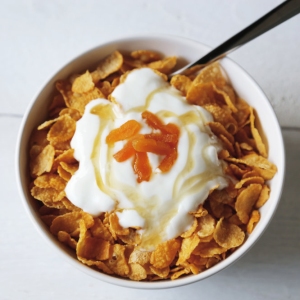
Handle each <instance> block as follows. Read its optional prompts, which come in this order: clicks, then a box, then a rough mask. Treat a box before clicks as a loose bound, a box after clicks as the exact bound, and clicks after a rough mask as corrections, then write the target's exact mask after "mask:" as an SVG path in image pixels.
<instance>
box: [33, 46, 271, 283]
mask: <svg viewBox="0 0 300 300" xmlns="http://www.w3.org/2000/svg"><path fill="white" fill-rule="evenodd" d="M175 64H176V57H167V58H162V57H161V56H160V55H159V54H158V53H156V52H152V51H147V50H138V51H134V52H132V53H131V54H130V55H128V56H127V55H122V54H121V53H119V52H118V51H115V52H114V53H112V54H111V55H110V56H108V57H107V58H105V59H104V60H102V61H101V62H100V64H99V66H98V67H97V69H96V70H93V71H91V72H90V71H86V72H85V73H83V74H82V75H73V76H71V77H70V78H69V79H66V80H60V81H58V82H57V83H56V88H57V90H58V93H57V94H56V95H55V97H54V99H53V101H52V103H51V105H50V107H49V120H47V121H46V122H44V123H43V124H41V125H40V126H39V127H38V128H37V129H36V130H34V131H33V133H32V135H31V140H30V145H29V147H30V173H31V177H32V183H31V184H30V190H31V194H32V196H33V197H34V198H35V199H37V200H39V201H41V207H40V209H39V213H40V215H41V218H42V220H43V221H44V222H45V223H46V224H47V225H48V226H49V228H50V231H51V232H52V234H54V235H55V236H57V238H58V240H59V241H61V242H62V243H65V244H66V245H68V246H69V247H71V248H73V249H74V250H75V251H76V254H77V258H78V259H79V260H80V261H81V262H83V263H84V264H86V265H88V266H93V267H95V268H98V269H99V270H101V271H102V272H104V273H106V274H111V275H116V276H121V277H126V278H130V279H132V280H148V281H152V280H161V279H176V278H178V277H180V276H182V275H185V274H190V273H192V274H198V273H199V272H202V271H204V270H206V269H207V268H210V267H212V266H213V265H214V264H216V263H218V262H219V261H221V260H223V259H226V257H227V256H229V255H230V254H231V253H232V251H234V250H235V249H236V248H237V247H239V246H240V245H241V244H242V243H243V242H244V240H245V238H246V237H247V234H250V233H251V232H252V230H253V229H254V228H255V224H256V223H257V222H259V218H260V214H259V208H260V207H261V206H262V205H263V204H264V203H265V202H266V201H267V199H268V197H269V187H268V185H267V184H266V181H267V180H270V179H272V178H273V176H274V175H275V173H276V166H275V165H274V164H272V163H271V162H269V161H268V160H267V157H266V156H267V149H266V147H265V145H264V143H263V142H262V138H261V136H260V134H259V132H258V130H257V129H256V126H255V114H254V110H253V109H252V108H251V107H249V106H248V105H247V103H246V102H244V101H243V100H242V99H239V98H238V97H237V96H236V95H235V92H234V90H233V89H232V87H231V86H230V85H229V84H228V83H227V81H226V80H225V78H224V76H223V74H222V71H221V69H220V67H219V65H218V64H217V63H215V64H213V65H211V66H209V67H207V68H205V69H203V70H201V71H200V72H199V73H197V72H195V73H191V74H189V75H176V76H174V77H173V78H172V80H171V85H172V87H170V84H169V83H168V82H167V76H166V75H167V74H169V73H171V72H172V69H173V68H174V66H175ZM149 68H150V69H152V70H150V69H149ZM132 70H134V71H132ZM143 72H145V73H143ZM137 74H140V75H141V76H137ZM147 78H151V80H150V83H151V82H152V84H149V82H147V80H146V81H145V79H147ZM139 80H141V81H139ZM143 80H144V81H145V82H144V83H143ZM131 81H133V82H135V83H137V81H139V83H140V85H134V84H131V83H130V82H131ZM143 84H144V85H145V87H146V89H145V88H140V90H141V91H142V93H144V96H143V95H141V94H138V93H137V92H138V90H139V86H141V85H143ZM128 93H129V94H128ZM124 94H125V95H127V96H128V95H130V97H127V96H126V100H125V99H124V100H122V99H123V98H122V97H123V96H124ZM136 94H138V97H136V99H135V98H134V96H135V95H136ZM122 95H123V96H122ZM161 97H163V98H161ZM183 97H185V98H183ZM128 99H130V100H128ZM160 99H163V101H161V100H160ZM139 101H141V102H139ZM168 102H169V103H171V104H170V105H169V106H168ZM100 106H102V108H103V107H105V109H104V110H102V109H101V110H100V109H99V107H100ZM170 108H171V109H170ZM173 110H174V111H173ZM208 112H209V113H208ZM99 114H100V116H99ZM151 118H152V120H156V121H157V120H158V121H157V122H158V123H157V124H160V125H159V126H169V127H171V128H173V129H174V128H177V129H176V130H177V131H176V130H175V131H174V132H172V133H169V132H167V133H166V132H164V131H163V130H161V128H162V127H161V128H158V127H157V128H155V126H153V124H152V126H151V121H150V120H151ZM199 120H201V122H200V123H201V124H200V123H199V124H198V125H197V122H199ZM85 121H88V122H87V123H86V124H88V125H87V126H86V128H87V129H88V131H87V132H86V134H85V133H83V134H81V137H80V134H78V132H80V128H81V129H84V128H85ZM90 122H91V123H90ZM128 122H129V123H128ZM126 123H127V125H128V124H129V125H130V126H129V127H128V128H131V127H132V126H131V125H133V124H135V125H136V128H137V129H138V130H137V129H134V130H133V133H131V134H130V135H129V136H126V135H125V138H124V136H122V134H121V137H122V138H121V140H117V141H114V142H110V141H109V138H108V141H106V138H107V137H108V136H109V135H110V134H111V136H113V135H114V134H113V132H114V130H117V129H120V128H122V126H123V125H124V124H126ZM137 124H138V125H137ZM169 124H173V125H169ZM133 127H134V126H133ZM78 128H79V129H78ZM200 129H201V130H200ZM121 131H122V130H121ZM125 131H126V130H125ZM83 132H84V131H83ZM119 133H120V132H119ZM195 133H197V134H199V136H198V139H197V138H195ZM168 134H171V136H168ZM116 136H119V134H117V135H116ZM82 139H85V140H84V143H83V140H82ZM76 140H77V141H76ZM144 140H148V141H147V142H145V141H144ZM149 141H150V142H149ZM153 141H154V142H153ZM197 141H201V143H200V144H197ZM158 142H162V143H163V144H161V143H158ZM203 142H206V144H205V143H204V145H206V147H203ZM76 143H77V145H79V147H74V145H75V146H76ZM158 144H159V145H160V146H162V145H163V146H164V147H165V148H163V146H162V148H160V147H158V146H157V145H158ZM80 145H81V147H80ZM83 145H84V146H85V147H82V146H83ZM166 145H167V146H168V147H167V146H166ZM158 148H159V149H160V150H159V151H162V152H159V153H155V151H156V152H157V151H158V150H157V149H158ZM196 148H198V149H202V151H198V152H197V151H196V150H195V149H196ZM95 149H96V150H97V151H96V150H95ZM149 149H152V150H151V151H152V152H151V151H149ZM161 149H163V150H161ZM141 150H143V151H142V152H141ZM154 150H155V151H154ZM84 151H87V152H85V153H80V152H84ZM153 151H154V152H153ZM184 151H186V153H185V152H184ZM175 152H176V154H177V155H176V156H175V155H174V153H175ZM86 153H88V154H87V155H86ZM137 153H144V158H145V156H147V159H146V161H148V163H147V165H148V167H147V168H148V171H147V172H146V173H143V172H144V171H142V172H140V174H141V175H140V176H141V177H139V175H138V174H139V172H138V171H140V170H139V168H136V169H135V167H134V166H135V163H134V161H135V159H136V158H135V157H136V154H137ZM172 153H173V156H172V155H171V154H172ZM184 153H185V154H184ZM80 154H83V156H82V157H83V158H86V161H87V163H86V169H85V170H86V171H88V173H89V174H93V175H94V177H95V178H94V179H93V180H86V181H87V182H88V184H89V185H88V188H85V189H84V193H81V194H82V195H80V188H79V186H80V183H78V182H79V181H76V177H78V174H80V173H81V172H82V170H84V169H81V168H82V166H83V165H84V163H83V162H82V159H81V158H82V157H81V155H80ZM182 154H183V155H182ZM167 157H171V159H170V160H169V162H168V163H167V164H166V165H167V167H166V168H165V169H164V167H162V162H163V161H164V159H166V158H167ZM187 158H188V159H187ZM199 158H201V160H200V159H199ZM193 160H194V161H193ZM78 161H79V163H78ZM199 161H202V162H203V166H202V168H204V171H207V172H203V174H205V176H204V179H205V180H204V181H203V178H200V177H201V176H200V174H201V172H199V173H193V172H195V169H197V168H199V165H198V166H197V163H199ZM103 162H104V163H105V164H103ZM191 162H192V163H191ZM142 165H144V164H142ZM208 166H209V168H208ZM147 168H146V169H147ZM200 169H201V166H200ZM149 170H150V171H151V172H149ZM198 170H199V169H198ZM211 170H213V172H211ZM188 171H190V172H191V173H190V174H191V176H190V177H189V175H187V174H189V172H188ZM202 171H203V170H202ZM145 174H147V176H146V177H143V176H144V175H145ZM170 176H171V179H172V176H173V179H174V180H173V181H172V180H170V178H169V177H170ZM210 176H211V177H210ZM88 179H89V177H88ZM157 182H158V183H159V184H157ZM75 183H76V184H75ZM84 183H85V181H84V179H83V183H81V184H84ZM155 183H156V184H157V185H156V186H155ZM157 186H159V187H160V188H157ZM203 186H205V188H203ZM153 187H154V188H153ZM169 187H171V188H169ZM172 187H174V191H175V192H176V191H177V192H178V194H176V193H173V189H172ZM201 187H202V188H201ZM76 188H77V191H79V193H77V192H76V193H75V192H74V191H75V189H76ZM203 190H204V191H203ZM170 191H171V192H170ZM72 192H73V193H74V194H76V195H77V196H78V195H79V196H78V198H79V202H78V203H77V202H76V199H75V200H74V199H72V198H74V197H73V196H72ZM99 193H100V196H99V197H98V198H97V197H95V195H96V196H97V195H99ZM201 193H202V195H201ZM174 195H175V196H176V195H179V196H178V197H177V199H176V197H173V196H174ZM196 195H197V197H196ZM81 196H84V197H82V199H84V198H85V199H88V201H84V203H85V204H84V205H86V206H84V207H83V206H82V203H80V201H81V200H82V199H81V200H80V197H81ZM201 197H203V199H202V200H201ZM75 198H76V197H75ZM147 198H148V199H147ZM196 198H198V199H196ZM91 199H92V200H91ZM180 199H181V200H182V199H189V201H188V205H187V204H184V205H181V206H180V201H179V200H180ZM70 200H71V201H72V202H71V201H70ZM77 200H78V199H77ZM90 200H91V202H89V201H90ZM204 200H205V201H204ZM197 201H198V202H197ZM202 202H203V203H202ZM99 203H100V205H99ZM163 203H166V204H167V205H163ZM171 204H173V205H174V206H173V207H172V205H171ZM176 205H177V206H176ZM95 208H96V210H97V209H98V211H96V210H95ZM159 211H161V212H162V214H161V215H159V214H158V212H159ZM157 215H159V216H160V217H159V218H158V217H157ZM161 216H164V217H161ZM156 218H157V219H156ZM157 220H158V221H159V222H160V223H158V224H159V226H157V225H156V223H155V222H156V221H157ZM151 222H152V223H151Z"/></svg>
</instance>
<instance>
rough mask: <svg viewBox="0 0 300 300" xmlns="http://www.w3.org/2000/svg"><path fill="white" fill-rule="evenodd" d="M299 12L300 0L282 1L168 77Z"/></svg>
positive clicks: (205, 62) (220, 55)
mask: <svg viewBox="0 0 300 300" xmlns="http://www.w3.org/2000/svg"><path fill="white" fill-rule="evenodd" d="M299 12H300V0H287V1H285V2H283V3H282V4H280V5H278V6H277V7H275V8H274V9H273V10H271V11H270V12H268V13H267V14H265V15H264V16H263V17H261V18H260V19H258V20H257V21H255V22H254V23H252V24H251V25H249V26H248V27H246V28H245V29H243V30H242V31H240V32H239V33H237V34H236V35H234V36H233V37H231V38H230V39H228V40H227V41H225V42H224V43H222V44H221V45H219V46H218V47H217V48H215V49H213V50H212V51H210V52H209V53H207V54H206V55H204V56H203V57H201V58H200V59H199V60H197V61H195V62H193V63H190V64H188V65H187V66H185V67H183V68H181V69H180V70H177V71H176V72H173V73H172V74H170V75H169V78H171V77H172V76H174V75H177V74H189V73H192V72H195V71H197V70H200V69H202V68H203V67H205V66H206V65H208V64H210V63H212V62H215V61H217V60H219V59H221V58H223V57H224V56H226V55H227V54H229V53H230V52H232V51H234V50H235V49H237V48H238V47H240V46H242V45H244V44H246V43H247V42H249V41H251V40H253V39H254V38H256V37H258V36H260V35H261V34H263V33H265V32H266V31H268V30H270V29H272V28H274V27H276V26H277V25H279V24H281V23H283V22H284V21H286V20H288V19H290V18H292V17H293V16H295V15H296V14H298V13H299Z"/></svg>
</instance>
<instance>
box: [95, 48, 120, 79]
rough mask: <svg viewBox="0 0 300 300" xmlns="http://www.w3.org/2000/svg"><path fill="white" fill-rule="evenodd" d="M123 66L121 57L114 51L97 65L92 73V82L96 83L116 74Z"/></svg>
mask: <svg viewBox="0 0 300 300" xmlns="http://www.w3.org/2000/svg"><path fill="white" fill-rule="evenodd" d="M122 64H123V56H122V54H121V53H120V52H119V51H115V52H113V53H112V54H110V55H109V56H107V57H106V58H105V59H103V60H102V61H101V62H100V64H99V65H98V67H97V69H96V70H95V71H94V72H92V78H93V82H94V83H97V82H98V81H99V80H101V79H104V78H106V77H108V76H109V75H110V74H112V73H114V72H117V71H118V70H119V69H120V68H121V66H122Z"/></svg>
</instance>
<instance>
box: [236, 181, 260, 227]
mask: <svg viewBox="0 0 300 300" xmlns="http://www.w3.org/2000/svg"><path fill="white" fill-rule="evenodd" d="M261 190H262V186H261V185H260V184H250V185H249V186H248V187H247V188H245V189H244V190H243V191H242V192H241V193H240V194H239V195H238V197H237V199H236V203H235V209H236V212H237V215H238V217H239V218H240V220H241V221H242V223H244V224H247V223H248V221H249V217H250V213H251V210H252V208H253V206H254V205H255V203H256V202H257V200H258V198H259V195H260V192H261Z"/></svg>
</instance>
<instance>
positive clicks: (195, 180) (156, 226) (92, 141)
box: [66, 68, 227, 250]
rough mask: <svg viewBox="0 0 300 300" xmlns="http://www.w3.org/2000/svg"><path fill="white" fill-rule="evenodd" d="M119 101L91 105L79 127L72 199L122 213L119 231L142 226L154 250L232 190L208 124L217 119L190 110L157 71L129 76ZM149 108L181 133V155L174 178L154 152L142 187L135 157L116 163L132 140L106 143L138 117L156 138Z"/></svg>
mask: <svg viewBox="0 0 300 300" xmlns="http://www.w3.org/2000/svg"><path fill="white" fill-rule="evenodd" d="M112 96H113V98H114V100H115V101H114V103H112V102H110V101H108V100H105V99H97V100H93V101H91V102H90V103H89V104H88V105H87V106H86V108H85V112H84V115H83V116H82V118H81V119H80V120H79V121H78V122H77V126H76V132H75V135H74V137H73V139H72V142H71V146H72V148H73V149H74V150H75V151H74V156H75V158H76V159H77V160H78V161H79V169H78V171H77V172H76V173H75V174H74V175H73V176H72V178H71V180H70V181H69V182H68V184H67V187H66V194H67V197H68V198H69V200H70V201H71V202H72V203H74V204H75V205H76V206H78V207H80V208H82V209H83V210H84V211H86V212H88V213H90V214H92V215H94V216H97V215H99V214H101V213H103V212H106V211H111V210H113V209H116V208H118V217H119V222H120V225H121V226H123V227H124V228H127V227H135V228H141V230H140V233H141V235H142V240H141V248H142V249H145V250H153V249H154V248H155V246H156V245H157V244H159V243H161V242H163V241H166V240H168V239H172V238H174V237H177V236H179V235H180V234H181V233H183V232H184V231H185V230H187V229H188V228H189V227H190V226H191V223H192V220H193V219H192V217H191V216H190V215H189V214H188V213H189V212H190V211H193V210H196V209H197V207H198V205H199V204H201V203H203V202H204V200H205V199H206V198H207V196H208V194H209V191H210V190H211V189H214V188H218V189H223V188H224V187H226V186H227V179H226V176H225V175H224V173H223V171H222V164H221V163H220V161H219V160H218V156H217V152H218V151H219V150H220V144H219V143H218V142H217V139H216V138H215V136H213V135H212V133H211V131H210V129H209V128H208V127H207V126H205V124H206V123H207V122H210V121H212V120H213V118H212V116H211V114H210V113H208V112H207V111H206V110H205V109H203V108H201V107H200V106H194V105H190V104H188V103H187V102H186V99H185V98H184V97H182V96H181V94H180V93H179V92H178V91H177V90H176V89H174V88H173V87H171V86H170V85H169V84H168V83H167V82H165V81H164V80H163V79H162V78H161V77H160V76H159V75H157V74H156V73H155V72H153V71H152V70H151V69H148V68H142V69H138V70H134V71H132V72H131V73H129V75H128V76H127V78H126V80H125V82H124V83H122V84H120V85H119V86H118V87H117V88H116V89H115V91H114V92H113V93H112ZM146 110H147V111H150V112H152V113H154V114H156V115H157V116H158V117H159V118H160V119H161V120H162V121H163V122H164V124H167V123H174V124H176V125H177V126H178V127H179V128H180V137H179V142H178V148H177V151H178V157H177V160H176V161H175V163H174V165H173V166H172V168H171V170H170V171H169V172H167V173H161V172H160V171H159V170H158V169H157V167H158V165H159V163H160V161H161V160H162V158H163V157H160V156H158V155H155V154H150V153H148V156H149V160H150V164H151V166H152V169H153V172H152V175H151V178H150V180H149V181H148V182H146V181H143V182H141V183H138V182H137V180H136V175H135V174H134V171H133V168H132V159H129V160H127V161H125V162H121V163H119V162H117V161H116V160H115V159H114V158H113V154H114V153H116V152H117V151H119V150H120V149H121V148H122V147H123V145H124V144H125V143H126V141H124V142H123V141H121V142H117V143H115V144H114V145H112V146H108V145H107V144H106V142H105V139H106V136H107V135H108V133H109V132H110V131H111V130H112V129H115V128H118V127H120V126H121V125H122V124H124V123H125V122H127V121H128V120H133V119H134V120H136V121H138V122H139V123H141V124H142V129H141V131H140V133H143V134H145V133H150V132H152V129H151V128H149V127H148V125H147V124H146V123H145V122H144V120H143V119H142V117H141V114H142V112H144V111H146Z"/></svg>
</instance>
